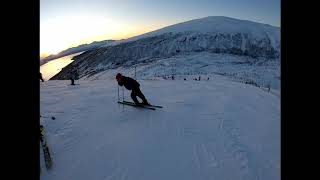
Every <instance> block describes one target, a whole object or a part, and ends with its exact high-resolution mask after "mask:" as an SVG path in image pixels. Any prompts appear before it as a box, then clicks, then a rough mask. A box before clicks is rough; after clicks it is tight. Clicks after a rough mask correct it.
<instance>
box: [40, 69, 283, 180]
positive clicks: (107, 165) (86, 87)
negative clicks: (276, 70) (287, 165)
mask: <svg viewBox="0 0 320 180" xmlns="http://www.w3.org/2000/svg"><path fill="white" fill-rule="evenodd" d="M139 82H140V84H141V89H142V91H143V92H144V94H145V95H146V97H147V98H148V99H149V101H150V102H151V103H154V104H157V105H163V106H164V108H163V109H157V110H156V111H152V110H146V109H138V108H134V107H130V106H123V105H119V104H117V103H116V102H117V100H118V97H117V96H118V88H117V86H116V82H115V80H114V79H112V80H109V79H103V80H79V81H76V83H80V85H77V86H69V85H68V84H69V83H70V82H69V81H62V80H52V81H46V82H44V83H41V84H40V86H41V87H40V88H41V94H40V99H41V102H40V103H41V106H40V107H41V114H42V115H47V116H55V117H56V119H55V120H51V119H41V123H42V124H44V126H45V128H46V131H47V139H48V142H49V146H50V148H51V153H52V158H53V161H54V165H53V168H52V169H51V170H50V171H47V170H45V167H44V162H43V157H42V152H41V154H40V156H41V159H40V160H41V162H40V163H41V168H42V174H41V176H40V179H41V180H88V179H90V180H118V179H119V180H120V179H121V180H131V179H132V180H150V179H152V180H164V179H166V180H177V179H184V180H188V179H190V180H195V179H197V180H207V179H223V180H228V179H239V180H240V179H248V180H251V179H252V180H253V179H259V180H271V179H272V180H276V179H280V99H279V97H278V96H275V95H274V94H271V93H268V92H266V91H263V90H261V89H259V88H257V87H254V86H249V85H246V84H242V83H238V82H232V81H229V80H228V79H227V78H225V77H223V76H219V75H216V76H214V77H213V78H211V79H210V80H209V81H183V80H174V81H172V80H139ZM120 95H122V89H121V88H120ZM124 95H125V99H126V100H129V98H130V94H129V92H128V91H124Z"/></svg>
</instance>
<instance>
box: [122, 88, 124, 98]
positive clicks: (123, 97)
mask: <svg viewBox="0 0 320 180" xmlns="http://www.w3.org/2000/svg"><path fill="white" fill-rule="evenodd" d="M122 101H123V102H124V87H122Z"/></svg>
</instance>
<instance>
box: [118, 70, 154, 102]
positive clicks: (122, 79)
mask: <svg viewBox="0 0 320 180" xmlns="http://www.w3.org/2000/svg"><path fill="white" fill-rule="evenodd" d="M116 79H117V81H118V85H119V86H124V87H126V89H128V90H131V98H132V100H133V102H134V103H135V104H140V102H139V101H138V99H137V96H138V97H139V98H141V99H142V104H144V105H150V104H149V102H148V101H147V99H146V97H145V96H144V95H143V93H142V92H141V90H140V84H139V83H138V82H137V81H136V80H134V79H132V78H130V77H126V76H123V75H122V74H120V73H118V74H117V75H116Z"/></svg>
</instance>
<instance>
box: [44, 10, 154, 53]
mask: <svg viewBox="0 0 320 180" xmlns="http://www.w3.org/2000/svg"><path fill="white" fill-rule="evenodd" d="M154 29H155V28H152V27H146V26H143V25H137V24H135V25H134V24H130V23H128V22H121V21H118V20H116V19H111V18H105V17H102V16H93V15H77V16H61V17H54V18H51V19H49V20H47V21H46V22H43V23H41V25H40V57H43V56H46V55H48V54H57V53H59V52H60V51H62V50H65V49H67V48H70V47H74V46H77V45H79V44H85V43H91V42H93V41H100V40H106V39H113V40H119V39H124V38H129V37H132V36H135V35H139V34H143V33H145V32H148V31H151V30H154Z"/></svg>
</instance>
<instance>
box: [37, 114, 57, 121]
mask: <svg viewBox="0 0 320 180" xmlns="http://www.w3.org/2000/svg"><path fill="white" fill-rule="evenodd" d="M40 117H43V118H51V119H52V120H55V119H56V118H55V117H54V116H52V117H48V116H41V115H40Z"/></svg>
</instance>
